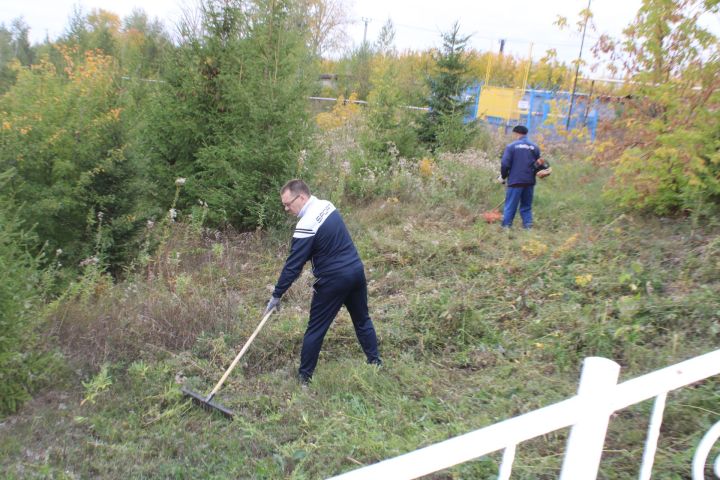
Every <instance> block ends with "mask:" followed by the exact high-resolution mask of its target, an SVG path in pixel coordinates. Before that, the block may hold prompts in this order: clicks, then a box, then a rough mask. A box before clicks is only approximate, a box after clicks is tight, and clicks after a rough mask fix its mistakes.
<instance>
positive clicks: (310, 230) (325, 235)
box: [273, 195, 363, 298]
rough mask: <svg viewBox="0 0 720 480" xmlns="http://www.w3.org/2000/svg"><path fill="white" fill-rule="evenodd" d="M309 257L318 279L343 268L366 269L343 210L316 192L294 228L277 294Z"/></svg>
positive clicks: (290, 281) (288, 283) (276, 294)
mask: <svg viewBox="0 0 720 480" xmlns="http://www.w3.org/2000/svg"><path fill="white" fill-rule="evenodd" d="M308 260H310V261H311V262H312V269H313V275H315V277H316V278H321V277H324V276H331V275H333V274H336V273H339V272H341V271H343V270H355V269H359V270H362V269H363V264H362V261H361V260H360V255H358V252H357V249H356V248H355V245H354V244H353V242H352V239H351V238H350V232H348V229H347V227H346V226H345V222H343V219H342V217H341V216H340V212H338V211H337V210H336V209H335V206H334V205H333V204H332V203H330V202H329V201H327V200H319V199H318V198H317V197H315V196H314V195H313V196H311V197H310V200H308V202H307V204H306V205H305V207H304V208H303V211H302V212H301V217H300V220H299V221H298V223H297V226H296V227H295V233H294V234H293V238H292V243H291V245H290V255H289V256H288V258H287V260H286V261H285V266H284V267H283V270H282V272H281V273H280V278H279V279H278V281H277V284H276V285H275V290H274V291H273V296H274V297H276V298H280V297H282V295H283V294H284V293H285V292H286V291H287V289H288V288H290V285H292V283H293V282H294V281H295V279H297V277H298V276H299V275H300V273H301V272H302V269H303V266H304V265H305V262H307V261H308Z"/></svg>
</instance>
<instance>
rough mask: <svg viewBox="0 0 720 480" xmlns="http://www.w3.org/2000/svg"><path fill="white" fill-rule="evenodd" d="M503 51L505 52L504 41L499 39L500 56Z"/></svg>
mask: <svg viewBox="0 0 720 480" xmlns="http://www.w3.org/2000/svg"><path fill="white" fill-rule="evenodd" d="M504 51H505V39H504V38H501V39H500V55H502V54H503V52H504Z"/></svg>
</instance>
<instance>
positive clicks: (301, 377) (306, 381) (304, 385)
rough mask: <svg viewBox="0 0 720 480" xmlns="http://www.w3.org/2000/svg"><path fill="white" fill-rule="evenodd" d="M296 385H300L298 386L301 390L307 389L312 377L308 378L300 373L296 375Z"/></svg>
mask: <svg viewBox="0 0 720 480" xmlns="http://www.w3.org/2000/svg"><path fill="white" fill-rule="evenodd" d="M297 380H298V383H300V386H301V387H302V388H308V387H309V386H310V382H311V380H312V377H308V376H307V375H303V374H302V373H298V376H297Z"/></svg>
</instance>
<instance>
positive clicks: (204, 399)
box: [181, 308, 275, 420]
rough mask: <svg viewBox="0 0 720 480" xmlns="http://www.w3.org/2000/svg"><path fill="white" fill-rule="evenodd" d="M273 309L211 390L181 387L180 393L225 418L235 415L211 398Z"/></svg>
mask: <svg viewBox="0 0 720 480" xmlns="http://www.w3.org/2000/svg"><path fill="white" fill-rule="evenodd" d="M273 311H275V308H272V309H270V310H269V311H268V312H267V313H265V316H264V317H263V319H262V320H261V321H260V325H258V326H257V328H256V329H255V331H254V332H253V334H252V335H250V338H248V340H247V342H245V345H244V346H243V347H242V350H240V353H238V354H237V356H236V357H235V360H233V361H232V363H231V364H230V367H229V368H228V369H227V370H226V371H225V374H224V375H223V376H222V378H221V379H220V381H219V382H218V383H217V385H215V388H213V389H212V391H211V392H210V393H209V394H208V396H204V395H201V394H199V393H196V392H193V391H191V390H188V389H186V388H185V387H182V388H181V390H182V393H183V394H184V395H185V396H188V397H190V398H191V399H192V401H193V402H194V403H196V404H197V405H199V406H200V407H202V408H204V409H205V410H208V411H213V410H216V411H218V412H220V413H221V414H223V415H224V416H226V417H227V418H229V419H231V420H232V418H233V416H234V415H235V414H234V413H233V412H232V411H231V410H230V409H228V408H227V407H224V406H223V405H220V404H219V403H216V402H213V401H212V399H213V397H214V396H215V394H216V393H217V392H218V390H220V387H222V385H223V383H225V380H226V379H227V377H228V375H230V372H232V370H233V368H235V365H237V363H238V362H239V361H240V359H241V358H242V356H243V355H245V352H246V351H247V349H248V347H250V344H251V343H252V341H253V340H255V337H256V336H257V334H258V333H260V330H261V329H262V328H263V326H264V325H265V322H267V320H268V318H270V315H272V313H273Z"/></svg>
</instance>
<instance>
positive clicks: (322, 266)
mask: <svg viewBox="0 0 720 480" xmlns="http://www.w3.org/2000/svg"><path fill="white" fill-rule="evenodd" d="M280 199H281V201H282V204H283V206H284V207H285V210H286V211H287V212H289V213H291V214H293V215H295V216H296V217H298V218H299V220H298V223H297V226H296V227H295V233H294V234H293V238H292V243H291V244H290V255H289V256H288V258H287V260H286V261H285V266H284V267H283V269H282V272H281V273H280V278H279V279H278V281H277V284H275V290H274V291H273V294H272V297H271V298H270V301H269V302H268V304H267V308H266V310H265V311H266V312H268V311H269V310H271V309H272V308H274V307H277V306H278V305H279V303H280V298H281V297H282V296H283V294H284V293H285V292H286V291H287V289H288V288H290V285H292V283H293V282H294V281H295V279H297V277H298V276H299V275H300V272H302V269H303V266H304V265H305V262H307V261H308V260H310V261H311V262H312V269H313V275H315V278H316V280H315V283H314V284H313V291H314V293H313V297H312V303H311V305H310V320H309V321H308V326H307V329H306V330H305V336H304V338H303V345H302V351H301V353H300V369H299V371H298V379H299V380H300V382H301V383H302V384H303V385H307V384H308V383H309V382H310V380H311V379H312V375H313V372H314V371H315V366H316V365H317V361H318V357H319V356H320V348H321V347H322V342H323V339H324V338H325V334H326V333H327V331H328V328H330V324H331V323H332V321H333V320H334V319H335V316H336V315H337V313H338V311H340V307H342V306H343V305H345V308H347V310H348V312H349V313H350V318H352V322H353V327H355V335H356V336H357V339H358V341H359V342H360V346H361V347H362V349H363V351H364V352H365V356H366V357H367V362H368V363H369V364H374V365H382V361H381V360H380V354H379V353H378V346H377V337H376V335H375V327H374V326H373V323H372V320H371V319H370V314H369V313H368V305H367V282H366V280H365V268H364V266H363V263H362V261H361V260H360V255H358V252H357V249H356V248H355V244H353V241H352V239H351V238H350V233H349V232H348V230H347V227H346V226H345V223H344V222H343V219H342V217H341V216H340V212H338V211H337V210H336V209H335V206H334V205H333V204H332V203H330V202H328V201H327V200H320V199H318V198H317V197H315V196H314V195H311V194H310V189H309V188H308V186H307V185H306V184H305V182H303V181H302V180H290V181H289V182H287V183H286V184H285V185H284V186H283V187H282V189H281V190H280Z"/></svg>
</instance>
